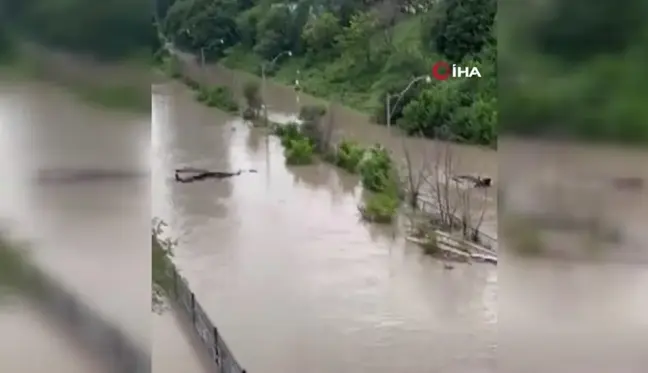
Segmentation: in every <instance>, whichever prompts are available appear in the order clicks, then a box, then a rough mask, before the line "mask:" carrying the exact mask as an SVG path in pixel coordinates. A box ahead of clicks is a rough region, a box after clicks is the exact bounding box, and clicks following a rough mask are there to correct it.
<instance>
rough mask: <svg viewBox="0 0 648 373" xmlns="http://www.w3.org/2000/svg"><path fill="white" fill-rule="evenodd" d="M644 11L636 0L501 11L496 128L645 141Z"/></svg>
mask: <svg viewBox="0 0 648 373" xmlns="http://www.w3.org/2000/svg"><path fill="white" fill-rule="evenodd" d="M646 14H648V3H647V2H645V1H642V0H629V1H627V2H624V5H623V6H622V7H619V4H618V2H615V1H613V0H598V1H596V2H590V1H587V0H571V1H559V0H548V1H544V2H539V3H533V4H531V3H530V4H524V5H522V4H521V3H519V2H517V3H516V2H510V3H509V4H508V5H507V7H505V8H502V9H500V11H499V13H498V17H499V18H500V19H501V20H502V22H499V23H498V28H500V32H499V37H498V43H499V56H498V57H499V64H500V68H501V71H502V72H504V73H503V74H500V79H499V82H498V83H499V87H500V92H501V94H500V97H499V102H500V130H501V132H500V133H506V134H513V135H516V136H528V137H544V138H568V139H578V140H587V141H595V142H617V143H624V144H628V143H634V144H637V145H639V144H646V143H648V105H646V98H648V69H646V61H648V48H646V46H648V26H647V24H646V22H645V18H646ZM644 146H645V145H644Z"/></svg>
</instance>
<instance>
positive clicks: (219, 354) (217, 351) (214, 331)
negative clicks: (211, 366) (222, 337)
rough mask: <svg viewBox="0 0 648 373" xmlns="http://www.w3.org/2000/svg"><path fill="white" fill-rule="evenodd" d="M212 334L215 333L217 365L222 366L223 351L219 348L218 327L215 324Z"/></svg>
mask: <svg viewBox="0 0 648 373" xmlns="http://www.w3.org/2000/svg"><path fill="white" fill-rule="evenodd" d="M212 334H213V335H214V357H215V359H216V365H218V367H219V368H220V366H221V351H220V348H218V329H216V327H215V326H214V327H213V328H212Z"/></svg>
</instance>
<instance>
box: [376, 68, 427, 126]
mask: <svg viewBox="0 0 648 373" xmlns="http://www.w3.org/2000/svg"><path fill="white" fill-rule="evenodd" d="M421 80H425V82H426V83H431V82H432V78H430V76H429V75H421V76H419V77H416V78H414V79H412V81H411V82H410V83H409V84H408V85H407V87H405V89H403V90H402V91H401V92H400V93H398V94H393V95H392V94H390V93H387V97H385V101H386V102H385V108H386V110H387V113H386V116H385V118H386V121H387V128H391V117H392V115H393V112H394V109H396V107H397V106H398V104H399V103H400V100H401V99H402V98H403V96H404V95H405V93H407V91H409V90H410V88H412V86H413V85H414V83H417V82H420V81H421ZM395 97H397V99H396V103H395V104H394V106H393V107H392V106H391V101H392V98H395Z"/></svg>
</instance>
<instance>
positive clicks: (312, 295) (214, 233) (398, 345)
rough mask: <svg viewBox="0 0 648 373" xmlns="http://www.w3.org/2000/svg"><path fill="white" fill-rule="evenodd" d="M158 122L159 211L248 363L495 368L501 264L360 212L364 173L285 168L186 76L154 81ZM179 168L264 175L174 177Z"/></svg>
mask: <svg viewBox="0 0 648 373" xmlns="http://www.w3.org/2000/svg"><path fill="white" fill-rule="evenodd" d="M273 96H275V94H274V93H273ZM293 97H294V96H293ZM292 114H294V112H292V113H291V112H290V111H289V110H286V111H283V112H282V111H280V110H277V109H273V116H275V118H276V119H286V117H289V116H290V115H292ZM365 128H370V127H365ZM374 128H377V127H374ZM152 132H153V134H152V137H153V184H152V185H153V211H154V214H155V215H156V216H159V217H160V218H162V219H164V220H165V221H167V222H168V223H169V225H170V227H171V228H170V234H172V235H173V236H175V237H177V238H178V239H179V247H178V249H177V251H176V255H175V261H176V262H177V264H178V266H179V268H180V271H181V272H182V273H183V274H184V276H185V277H186V278H187V279H188V281H189V283H190V284H191V287H192V288H193V290H194V291H195V293H196V296H197V298H198V299H199V301H200V302H201V304H202V305H203V308H205V309H206V312H207V313H208V314H209V315H210V317H211V318H212V319H213V320H214V322H215V323H216V324H217V327H218V328H219V330H220V332H221V335H223V337H224V338H225V340H226V342H227V343H228V344H229V347H230V349H231V350H232V351H233V353H234V354H235V355H236V357H237V358H238V359H239V360H240V363H241V364H242V365H243V367H244V368H246V369H247V370H248V371H250V372H266V373H275V372H276V373H279V372H282V373H283V372H297V371H307V372H313V373H319V372H322V373H329V372H372V373H380V372H385V373H387V372H389V373H392V372H435V371H438V372H441V371H443V372H457V373H461V372H466V373H467V372H470V373H476V372H494V371H495V344H496V343H495V342H496V322H497V312H496V304H497V299H496V282H497V273H496V268H495V267H494V266H490V265H472V266H469V265H465V266H457V267H456V268H455V269H454V270H452V271H448V270H444V269H443V265H442V264H440V263H439V262H438V261H436V260H433V259H432V258H430V257H427V256H425V255H423V254H422V252H421V250H420V249H419V248H418V247H416V246H410V245H406V244H405V243H404V242H403V239H402V237H401V236H400V235H399V234H396V233H397V232H394V231H393V230H392V229H389V228H382V227H379V226H375V225H366V224H363V223H361V222H359V220H358V214H357V204H358V201H359V198H360V192H361V190H360V188H359V186H358V179H357V177H354V176H351V175H348V174H345V173H344V172H341V171H339V170H337V169H335V168H333V167H331V166H329V165H327V164H318V165H314V166H306V167H294V168H292V167H291V168H288V167H286V165H285V162H284V157H283V150H282V148H281V145H280V144H279V142H278V140H277V139H276V138H268V137H266V136H265V133H264V132H263V130H259V129H251V128H249V127H248V125H246V124H244V123H243V122H242V121H241V120H240V119H239V118H236V117H232V116H229V115H226V114H224V113H222V112H220V111H217V110H214V109H209V108H206V107H204V106H201V105H200V104H198V103H196V102H195V100H194V98H193V95H192V94H191V93H190V92H189V91H187V90H186V89H185V87H183V86H181V85H179V84H174V83H172V84H168V85H160V86H157V87H155V88H154V96H153V128H152ZM182 166H192V167H203V168H209V169H215V170H233V171H236V170H238V169H255V170H257V171H258V173H253V174H242V175H240V176H238V177H233V178H230V179H226V180H221V181H204V182H196V183H190V184H181V183H176V182H175V181H174V180H173V169H174V168H178V167H182ZM493 167H494V166H493Z"/></svg>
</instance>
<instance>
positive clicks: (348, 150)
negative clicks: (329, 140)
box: [335, 140, 365, 173]
mask: <svg viewBox="0 0 648 373" xmlns="http://www.w3.org/2000/svg"><path fill="white" fill-rule="evenodd" d="M364 155H365V149H364V148H363V147H362V146H360V145H359V144H358V143H356V142H353V141H348V140H343V141H342V142H341V143H340V145H338V147H337V150H336V152H335V164H336V165H337V166H338V167H341V168H343V169H345V170H347V171H349V172H351V173H356V172H358V168H359V166H360V162H361V161H362V158H363V157H364Z"/></svg>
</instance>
